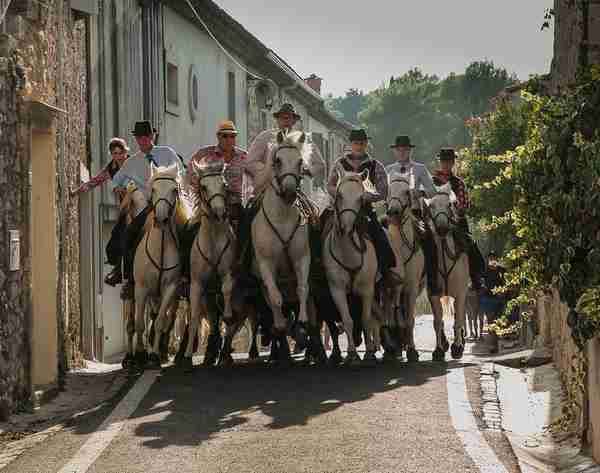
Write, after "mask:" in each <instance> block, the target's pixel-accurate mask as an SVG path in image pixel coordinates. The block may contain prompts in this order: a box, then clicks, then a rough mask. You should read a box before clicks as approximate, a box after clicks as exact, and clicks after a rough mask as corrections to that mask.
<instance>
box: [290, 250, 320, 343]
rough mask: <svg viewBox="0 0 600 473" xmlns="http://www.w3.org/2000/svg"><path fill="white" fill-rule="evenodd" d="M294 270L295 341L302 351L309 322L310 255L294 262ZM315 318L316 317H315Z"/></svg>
mask: <svg viewBox="0 0 600 473" xmlns="http://www.w3.org/2000/svg"><path fill="white" fill-rule="evenodd" d="M294 271H295V273H296V295H297V297H298V306H299V307H298V318H297V320H296V323H297V324H298V325H297V328H298V329H297V330H296V333H295V337H294V339H295V341H296V346H297V349H298V350H300V351H302V350H304V349H305V348H306V344H307V334H306V327H307V325H308V324H309V317H308V278H309V273H310V256H309V257H308V258H307V257H305V258H301V259H300V260H296V261H295V262H294ZM315 318H316V317H315Z"/></svg>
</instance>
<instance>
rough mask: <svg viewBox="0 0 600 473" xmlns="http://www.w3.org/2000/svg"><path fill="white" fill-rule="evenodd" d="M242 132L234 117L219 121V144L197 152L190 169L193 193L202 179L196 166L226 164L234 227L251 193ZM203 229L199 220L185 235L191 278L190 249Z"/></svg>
mask: <svg viewBox="0 0 600 473" xmlns="http://www.w3.org/2000/svg"><path fill="white" fill-rule="evenodd" d="M237 134H238V131H237V129H236V127H235V124H234V123H233V122H232V121H230V120H225V121H223V122H221V123H219V126H218V127H217V144H215V145H210V146H204V147H202V148H200V149H199V150H198V151H196V152H195V153H194V154H193V156H192V158H191V160H190V162H189V164H188V169H187V181H188V183H189V184H190V185H191V187H192V189H193V192H196V188H197V186H198V178H197V176H196V175H195V172H194V167H193V166H194V165H193V163H196V164H201V163H206V164H208V163H211V164H213V163H223V164H224V171H223V176H224V178H225V182H226V183H227V206H228V212H229V216H230V218H231V223H232V224H233V226H234V228H238V227H239V223H240V219H241V217H242V212H243V208H242V200H243V196H244V194H245V193H246V192H247V190H246V189H245V186H244V179H243V178H244V167H245V162H246V158H247V154H246V151H245V150H243V149H242V148H239V147H237V146H236V137H237ZM199 228H200V222H199V221H196V222H194V223H193V224H191V225H190V226H189V228H188V229H187V230H186V232H185V236H184V238H182V242H181V249H182V260H183V263H182V274H183V278H184V279H189V272H190V250H191V249H192V244H193V243H194V238H195V237H196V234H197V233H198V229H199Z"/></svg>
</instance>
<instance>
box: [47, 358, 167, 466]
mask: <svg viewBox="0 0 600 473" xmlns="http://www.w3.org/2000/svg"><path fill="white" fill-rule="evenodd" d="M159 373H160V371H158V370H156V371H146V372H145V373H144V374H143V375H142V376H141V377H140V379H138V380H137V382H136V383H135V385H134V386H133V388H131V390H130V391H129V392H128V393H127V395H126V396H125V397H124V398H123V399H121V402H119V404H118V405H117V407H115V409H114V410H113V411H112V412H111V414H110V415H109V416H108V418H107V419H106V420H105V421H104V422H103V423H102V425H101V426H100V427H99V428H98V429H97V430H96V431H95V432H94V433H93V434H91V435H90V437H89V438H88V439H87V440H86V442H85V443H84V444H83V446H82V447H81V448H80V449H79V451H78V452H77V453H76V454H75V456H74V457H73V458H72V459H71V461H70V462H69V463H67V464H66V465H65V466H64V467H63V468H62V469H61V470H60V471H59V472H58V473H85V472H86V471H87V470H88V468H89V467H90V466H92V465H93V463H94V462H95V461H96V460H97V459H98V457H99V456H100V454H101V453H102V452H103V451H104V450H105V449H106V447H108V446H109V445H110V442H112V440H113V439H114V438H115V437H116V436H117V434H118V433H119V432H120V431H121V428H122V427H123V425H124V424H125V421H126V420H127V419H128V418H129V416H131V414H133V412H134V411H135V409H136V408H137V407H138V405H139V404H140V402H141V401H142V399H144V397H145V396H146V394H147V393H148V391H149V390H150V388H151V387H152V385H153V384H154V381H155V380H156V378H157V376H158V374H159Z"/></svg>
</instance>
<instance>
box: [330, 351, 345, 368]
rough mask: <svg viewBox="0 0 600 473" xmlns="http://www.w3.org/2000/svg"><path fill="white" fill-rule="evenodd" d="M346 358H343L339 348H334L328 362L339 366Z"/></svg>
mask: <svg viewBox="0 0 600 473" xmlns="http://www.w3.org/2000/svg"><path fill="white" fill-rule="evenodd" d="M343 361H344V360H343V359H342V354H341V353H340V352H339V350H334V351H333V352H332V353H331V356H330V357H329V360H327V362H328V363H329V364H330V365H331V366H339V365H341V364H342V362H343Z"/></svg>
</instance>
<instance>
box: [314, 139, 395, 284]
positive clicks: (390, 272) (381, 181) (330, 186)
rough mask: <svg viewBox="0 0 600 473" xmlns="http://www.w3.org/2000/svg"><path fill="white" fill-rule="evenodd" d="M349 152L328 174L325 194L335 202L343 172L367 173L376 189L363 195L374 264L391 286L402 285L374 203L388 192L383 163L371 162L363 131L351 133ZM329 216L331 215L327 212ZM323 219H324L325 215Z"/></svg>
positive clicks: (383, 199)
mask: <svg viewBox="0 0 600 473" xmlns="http://www.w3.org/2000/svg"><path fill="white" fill-rule="evenodd" d="M349 141H350V144H351V146H352V150H351V152H350V153H347V154H345V155H344V156H342V157H340V158H338V159H337V160H336V161H335V163H334V164H333V167H332V168H331V173H330V174H329V181H328V183H327V191H328V192H329V194H330V195H331V196H332V197H333V198H334V199H335V195H336V192H337V184H338V182H339V179H340V176H342V175H343V174H344V172H356V173H361V172H363V171H365V170H367V171H368V179H370V181H371V182H372V184H373V185H374V187H375V192H367V193H365V199H366V200H365V203H364V205H365V209H366V212H367V231H368V233H369V236H370V237H371V240H372V241H373V245H374V246H375V253H376V254H377V265H378V267H379V271H380V272H381V274H382V276H383V277H384V278H385V279H386V280H387V281H388V283H389V284H391V285H397V284H400V283H401V282H402V276H401V275H399V274H398V273H396V271H395V270H394V268H395V266H396V256H395V254H394V250H393V249H392V247H391V245H390V241H389V239H388V237H387V234H386V233H385V230H384V229H383V227H382V226H381V224H380V223H379V220H378V219H377V215H376V214H375V210H374V209H373V204H375V203H377V202H381V201H385V199H386V198H387V193H388V178H387V173H386V172H385V168H384V167H383V164H381V163H380V162H379V161H377V160H375V159H373V158H372V157H371V156H370V155H369V153H368V152H367V147H368V145H369V137H368V136H367V132H366V131H365V130H363V129H360V130H352V131H351V132H350V137H349ZM329 213H330V212H329ZM324 218H327V216H326V215H324Z"/></svg>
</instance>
